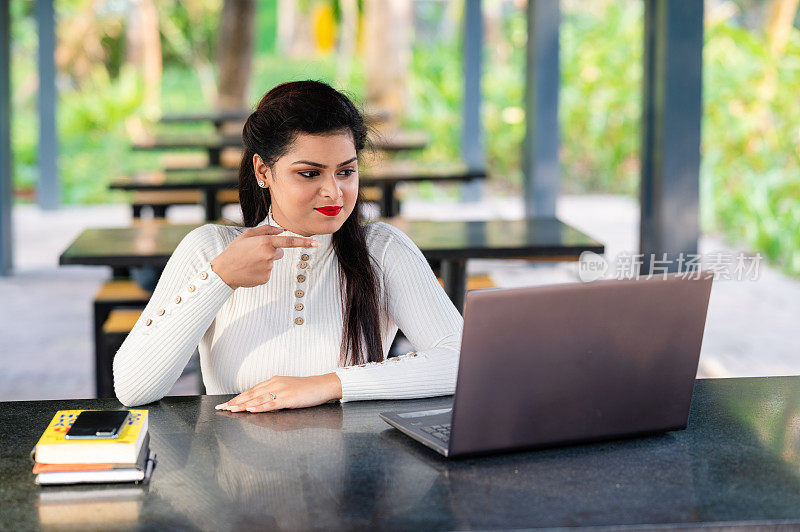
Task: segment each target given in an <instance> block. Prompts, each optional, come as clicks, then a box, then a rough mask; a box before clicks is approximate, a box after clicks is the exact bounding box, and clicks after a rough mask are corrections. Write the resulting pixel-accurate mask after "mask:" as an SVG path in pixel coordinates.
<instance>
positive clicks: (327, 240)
mask: <svg viewBox="0 0 800 532" xmlns="http://www.w3.org/2000/svg"><path fill="white" fill-rule="evenodd" d="M267 224H269V225H273V226H275V227H280V228H281V229H283V231H284V232H283V233H281V235H290V236H303V235H300V234H297V233H293V232H292V231H289V230H288V229H284V228H283V226H282V225H279V224H278V223H277V222H276V221H275V219H274V218H273V217H272V205H270V206H269V209H268V210H267V217H266V218H264V219H263V220H261V222H260V223H259V224H258V226H261V225H267ZM258 226H256V227H258ZM309 238H313V239H314V240H316V241H317V242H319V243H320V244H322V246H320V247H318V248H314V247H309V248H302V249H306V250H311V251H314V252H319V253H323V252H325V251H327V250H328V248H330V247H331V239H332V238H333V234H332V233H320V234H316V235H311V236H310V237H309ZM292 249H301V248H292ZM284 251H288V249H287V250H284Z"/></svg>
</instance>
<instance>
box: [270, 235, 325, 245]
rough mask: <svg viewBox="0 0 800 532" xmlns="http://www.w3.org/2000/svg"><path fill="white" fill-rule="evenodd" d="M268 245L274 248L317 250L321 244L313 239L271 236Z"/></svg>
mask: <svg viewBox="0 0 800 532" xmlns="http://www.w3.org/2000/svg"><path fill="white" fill-rule="evenodd" d="M269 243H270V244H272V245H273V246H275V247H276V248H310V247H314V248H318V247H320V246H321V245H322V244H320V243H319V242H317V241H316V240H314V239H313V238H306V237H304V236H289V235H284V236H271V237H270V239H269Z"/></svg>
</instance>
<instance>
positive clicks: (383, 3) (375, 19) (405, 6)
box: [364, 0, 412, 125]
mask: <svg viewBox="0 0 800 532" xmlns="http://www.w3.org/2000/svg"><path fill="white" fill-rule="evenodd" d="M364 9H365V13H364V16H365V24H364V30H365V34H366V35H365V37H366V39H365V40H366V43H365V44H366V77H367V79H366V99H367V104H368V105H369V106H370V107H371V108H375V109H386V110H388V111H389V112H390V113H391V116H392V118H391V119H390V124H391V125H397V122H398V120H399V117H400V116H402V115H403V114H405V111H406V107H407V105H408V102H407V100H408V97H407V90H406V87H407V85H408V71H409V67H410V64H411V23H412V11H411V2H408V1H407V0H367V1H365V2H364Z"/></svg>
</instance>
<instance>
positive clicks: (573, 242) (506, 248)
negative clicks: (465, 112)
mask: <svg viewBox="0 0 800 532" xmlns="http://www.w3.org/2000/svg"><path fill="white" fill-rule="evenodd" d="M383 221H385V222H388V223H391V224H393V225H395V226H396V227H399V228H400V229H401V230H403V232H405V233H406V234H407V235H408V236H409V237H410V238H411V240H413V241H414V243H415V244H417V246H418V247H419V248H420V250H421V251H422V253H423V255H425V258H426V259H428V260H429V261H431V262H433V263H434V264H435V265H437V264H438V265H439V267H440V272H439V274H440V276H441V278H442V283H443V285H444V289H445V292H447V295H448V296H449V297H450V299H451V300H452V301H453V304H454V305H455V306H456V308H457V309H458V310H459V311H463V308H464V292H465V290H466V282H467V260H469V259H490V258H506V259H513V258H518V259H519V258H526V259H531V260H543V261H558V260H573V261H574V260H577V259H578V257H579V256H580V254H581V253H583V252H584V251H592V252H594V253H598V254H602V253H603V252H604V249H605V248H604V246H603V245H602V244H601V243H600V242H598V241H596V240H594V239H593V238H591V237H589V236H587V235H585V234H584V233H582V232H580V231H578V230H577V229H575V228H574V227H571V226H569V225H567V224H565V223H564V222H562V221H561V220H558V219H557V218H528V219H523V220H489V221H483V220H481V221H447V222H445V221H428V220H406V219H403V218H386V219H384V220H383ZM195 227H197V225H195V224H193V225H169V224H155V223H146V222H142V223H140V224H139V225H137V226H133V227H125V228H100V229H86V230H85V231H83V232H82V233H81V234H80V235H79V236H78V238H77V239H76V240H75V241H74V242H73V243H72V244H70V246H69V247H68V248H67V249H66V250H65V251H64V252H63V253H62V254H61V256H60V257H59V264H61V265H69V264H83V265H95V266H98V265H104V266H111V267H113V268H118V269H119V268H133V267H139V266H160V267H163V266H165V265H166V263H167V260H168V259H169V257H170V255H172V252H173V251H174V249H175V248H176V247H177V246H178V244H179V243H180V241H181V239H182V238H183V237H184V236H185V235H186V234H187V233H188V232H189V231H191V230H192V229H194V228H195Z"/></svg>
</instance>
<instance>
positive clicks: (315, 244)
mask: <svg viewBox="0 0 800 532" xmlns="http://www.w3.org/2000/svg"><path fill="white" fill-rule="evenodd" d="M321 245H322V244H320V243H319V242H317V241H316V240H312V241H311V247H315V248H318V247H320V246H321Z"/></svg>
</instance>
